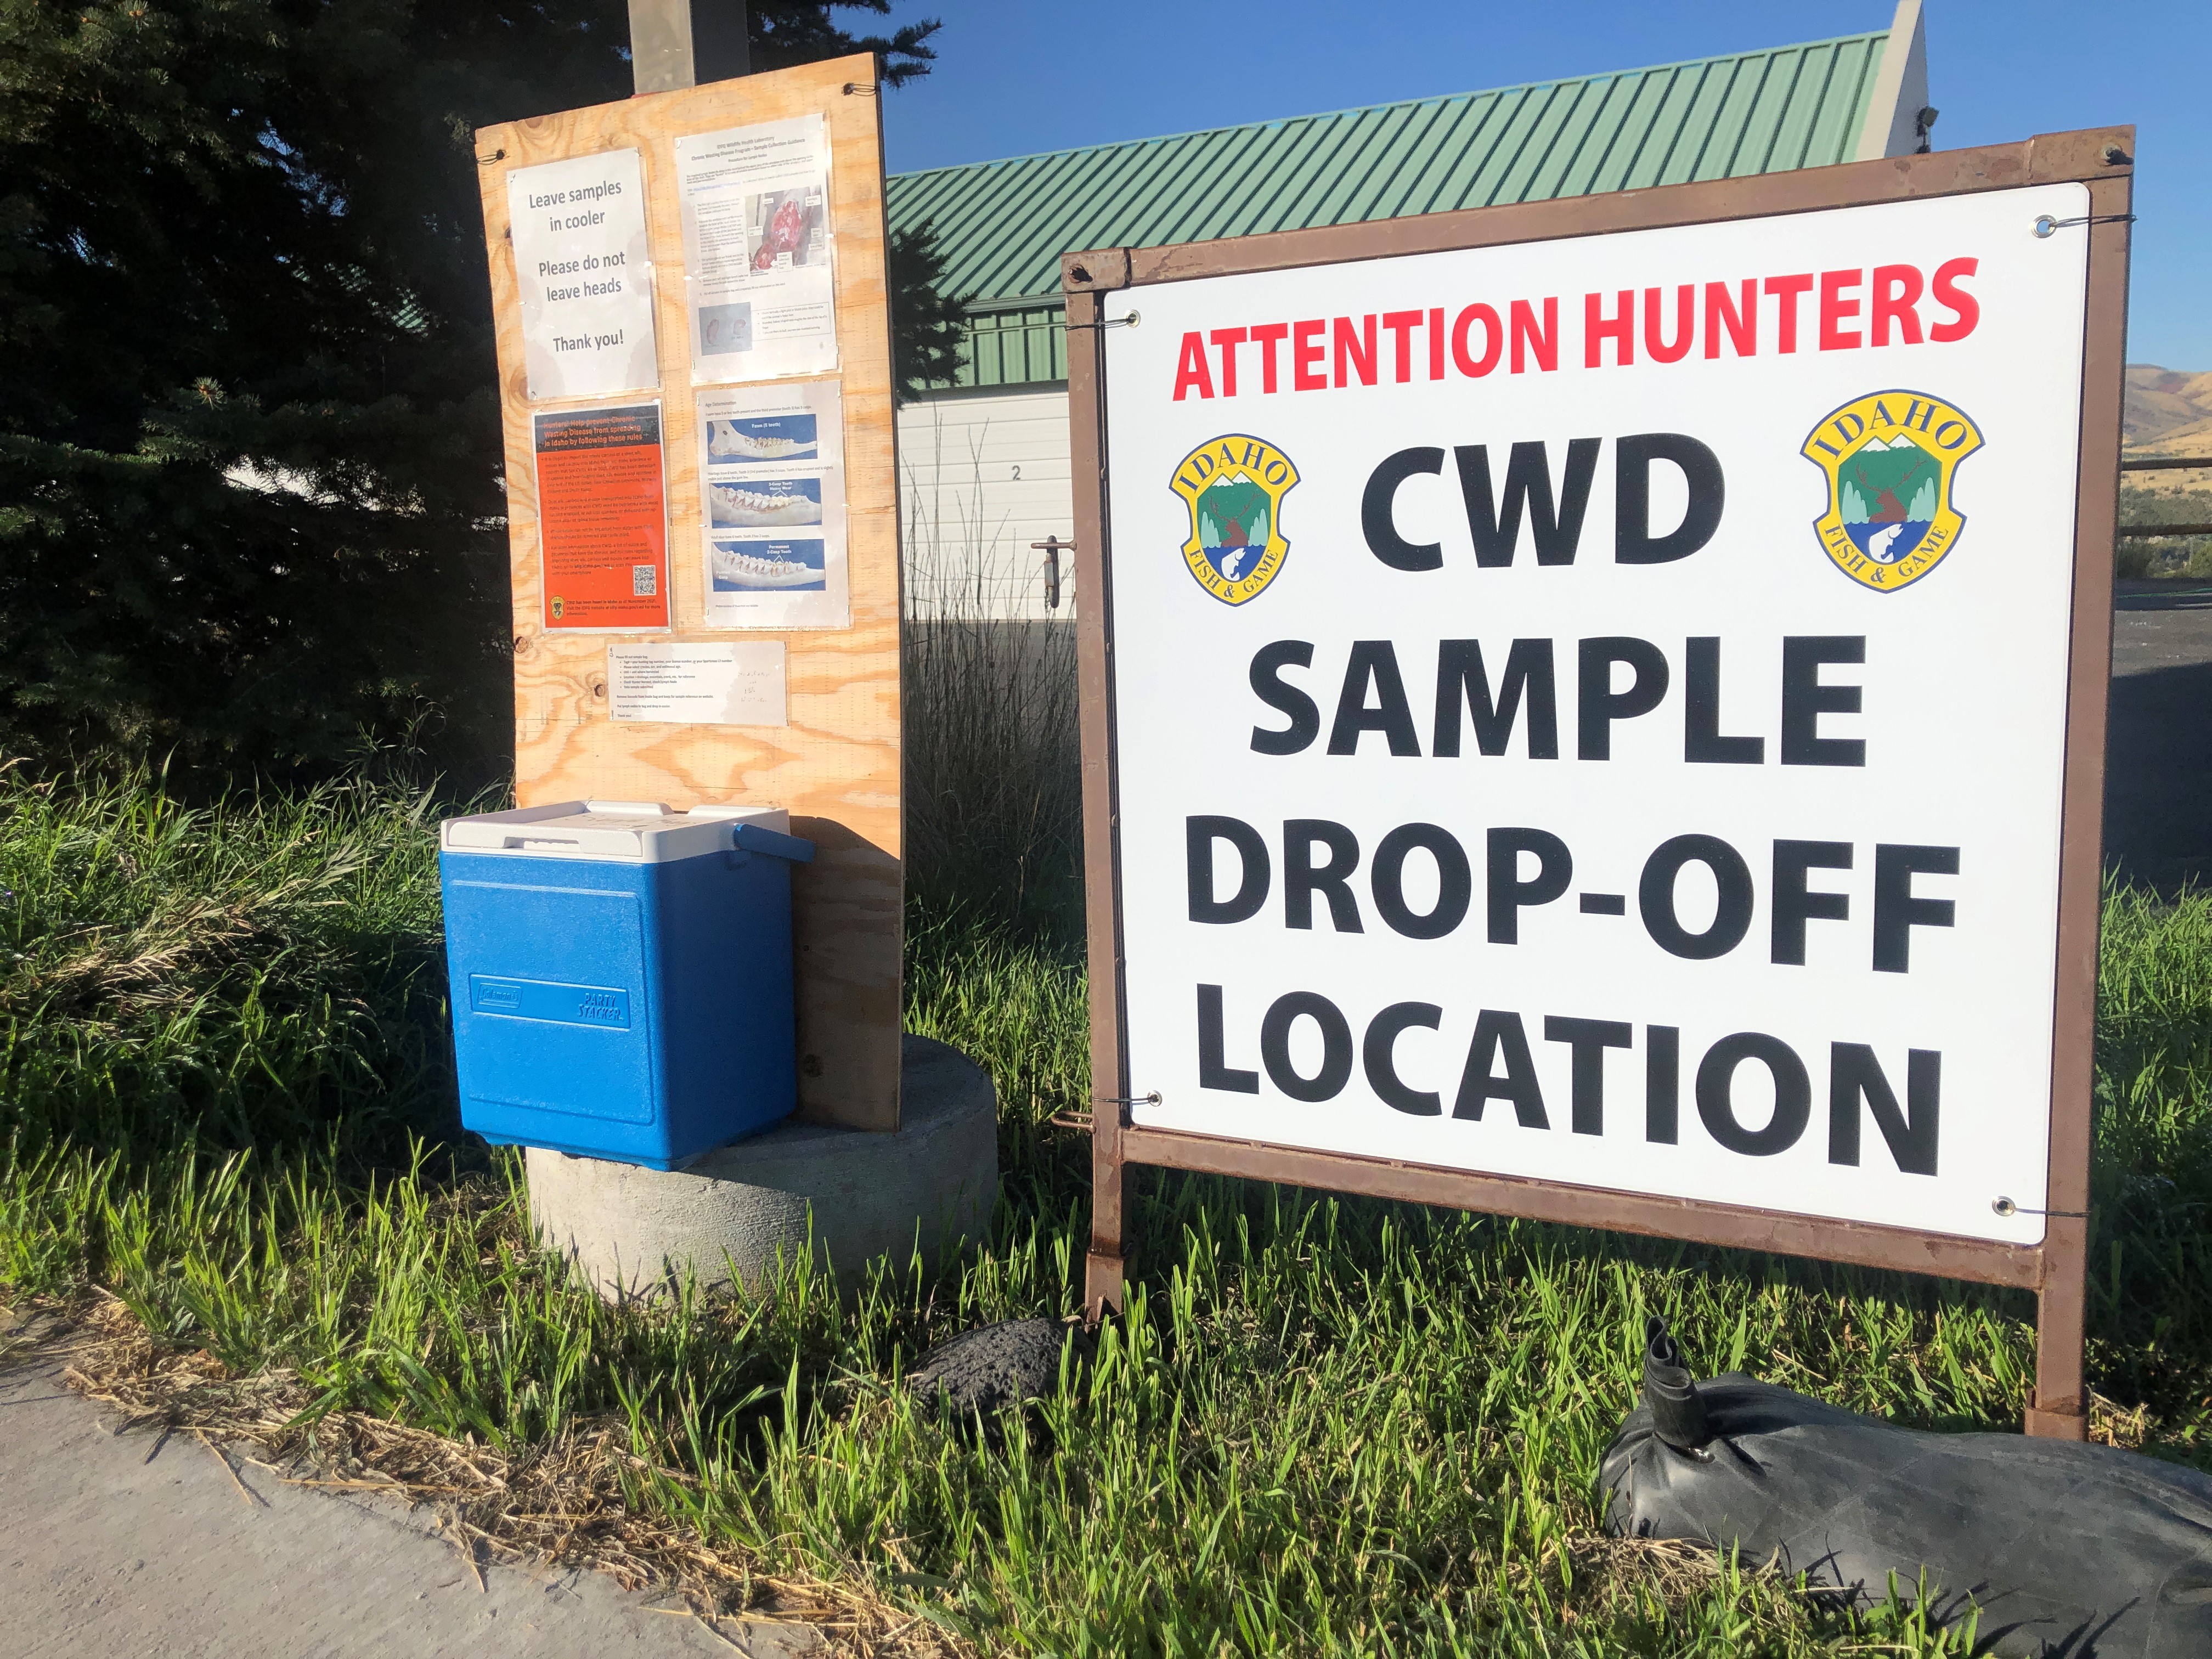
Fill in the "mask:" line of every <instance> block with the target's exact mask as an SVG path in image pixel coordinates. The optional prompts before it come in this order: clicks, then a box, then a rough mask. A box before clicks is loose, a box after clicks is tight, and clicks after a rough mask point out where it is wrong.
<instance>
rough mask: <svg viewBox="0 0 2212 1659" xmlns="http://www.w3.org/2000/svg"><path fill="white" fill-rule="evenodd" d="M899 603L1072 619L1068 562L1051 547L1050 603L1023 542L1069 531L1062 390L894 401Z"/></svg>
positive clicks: (1041, 566) (927, 612) (1037, 561)
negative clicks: (903, 589) (1053, 598)
mask: <svg viewBox="0 0 2212 1659" xmlns="http://www.w3.org/2000/svg"><path fill="white" fill-rule="evenodd" d="M898 441H899V474H900V480H899V482H900V489H901V491H902V495H903V496H904V500H903V501H902V503H901V507H902V516H903V519H904V525H903V533H904V535H905V538H906V556H907V605H908V610H909V611H911V612H912V613H913V614H914V615H915V616H917V617H930V616H938V615H944V614H946V613H948V612H949V613H951V614H952V615H955V616H978V617H995V618H1018V617H1026V618H1032V619H1036V620H1050V619H1055V618H1068V617H1073V611H1072V609H1071V606H1072V605H1073V599H1074V594H1075V583H1074V561H1073V559H1072V558H1071V557H1069V556H1067V555H1066V554H1062V555H1061V556H1060V605H1059V606H1058V608H1057V609H1054V607H1053V606H1052V605H1050V603H1049V600H1050V592H1049V579H1048V574H1047V570H1046V564H1047V556H1046V555H1045V554H1043V553H1041V552H1038V551H1036V550H1033V549H1032V548H1031V547H1030V543H1032V542H1041V541H1042V540H1044V539H1045V538H1047V537H1048V536H1057V537H1059V538H1060V540H1062V541H1067V540H1070V539H1071V538H1073V536H1074V534H1075V520H1074V509H1073V506H1072V504H1071V501H1070V495H1069V486H1068V476H1069V475H1068V457H1067V393H1066V392H1065V391H1064V390H1062V389H1060V388H1059V387H1057V386H1055V387H1052V388H1050V389H1048V390H1043V391H1035V392H1031V391H1018V392H967V393H960V392H954V393H950V394H946V395H944V396H939V397H935V398H927V399H924V400H922V401H921V402H918V403H913V404H908V405H907V406H906V407H905V408H904V409H902V410H899V415H898Z"/></svg>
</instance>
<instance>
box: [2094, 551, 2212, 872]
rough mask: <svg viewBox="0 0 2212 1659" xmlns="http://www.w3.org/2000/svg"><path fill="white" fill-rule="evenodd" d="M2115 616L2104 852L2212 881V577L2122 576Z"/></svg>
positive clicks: (2149, 868) (2133, 868) (2139, 866)
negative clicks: (2143, 578) (2188, 579)
mask: <svg viewBox="0 0 2212 1659" xmlns="http://www.w3.org/2000/svg"><path fill="white" fill-rule="evenodd" d="M2120 590H2121V591H2120V594H2119V597H2118V601H2117V602H2116V605H2115V607H2114V611H2113V615H2112V716H2111V723H2110V725H2109V726H2108V727H2107V728H2106V730H2107V737H2106V764H2105V854H2106V858H2107V859H2111V860H2118V863H2119V864H2120V866H2121V867H2122V868H2123V869H2124V870H2125V871H2126V872H2128V873H2129V874H2130V875H2131V876H2133V877H2135V878H2136V879H2138V880H2142V881H2148V882H2153V883H2155V884H2158V885H2159V886H2160V887H2162V888H2166V889H2169V890H2171V889H2172V888H2175V887H2178V886H2180V885H2181V884H2184V883H2185V882H2189V881H2195V882H2198V883H2200V884H2212V583H2203V582H2188V583H2175V582H2123V583H2121V584H2120Z"/></svg>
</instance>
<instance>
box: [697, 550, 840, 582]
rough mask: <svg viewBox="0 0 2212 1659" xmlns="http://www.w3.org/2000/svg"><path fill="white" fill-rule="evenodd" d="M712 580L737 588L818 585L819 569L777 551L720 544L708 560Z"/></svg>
mask: <svg viewBox="0 0 2212 1659" xmlns="http://www.w3.org/2000/svg"><path fill="white" fill-rule="evenodd" d="M711 563H712V567H713V569H714V580H715V581H716V582H717V583H718V584H726V585H729V586H737V587H819V586H822V581H823V577H822V568H821V567H820V566H819V565H811V564H807V563H805V562H802V561H800V560H798V559H787V558H785V557H784V556H781V554H777V553H752V552H748V551H746V550H744V549H743V548H739V547H732V546H729V545H727V544H723V543H717V544H715V546H714V557H713V559H712V561H711Z"/></svg>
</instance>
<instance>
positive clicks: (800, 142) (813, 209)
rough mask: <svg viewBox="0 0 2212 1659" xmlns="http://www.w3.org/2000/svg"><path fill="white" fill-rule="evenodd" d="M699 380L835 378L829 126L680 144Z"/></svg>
mask: <svg viewBox="0 0 2212 1659" xmlns="http://www.w3.org/2000/svg"><path fill="white" fill-rule="evenodd" d="M676 191H677V199H678V204H679V205H680V207H681V210H682V216H683V222H684V272H685V276H684V288H685V300H686V304H685V310H686V313H687V314H688V315H689V316H690V322H691V374H692V378H693V379H694V380H768V379H770V378H772V377H774V376H777V375H783V374H829V373H830V372H832V371H833V370H835V369H836V367H837V319H836V305H835V303H834V296H833V295H832V292H831V288H830V270H829V259H830V235H829V126H828V124H827V123H826V122H824V121H823V118H821V117H820V116H819V115H803V116H799V117H797V118H794V119H792V120H789V121H769V122H765V123H763V125H759V126H751V127H730V128H726V129H725V130H724V131H720V132H702V133H698V134H695V135H693V136H690V137H682V138H678V140H677V141H676Z"/></svg>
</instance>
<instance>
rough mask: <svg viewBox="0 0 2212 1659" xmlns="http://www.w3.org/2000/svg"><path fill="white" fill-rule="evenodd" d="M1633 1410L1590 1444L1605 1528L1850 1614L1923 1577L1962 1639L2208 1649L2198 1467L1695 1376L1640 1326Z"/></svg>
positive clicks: (1915, 1591) (2206, 1501) (2206, 1512)
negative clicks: (1705, 1550)
mask: <svg viewBox="0 0 2212 1659" xmlns="http://www.w3.org/2000/svg"><path fill="white" fill-rule="evenodd" d="M1598 1486H1599V1494H1598V1495H1599V1501H1600V1503H1601V1505H1602V1506H1603V1508H1604V1510H1605V1516H1606V1525H1607V1528H1608V1529H1610V1530H1611V1531H1613V1532H1615V1533H1620V1534H1630V1535H1632V1536H1635V1537H1639V1538H1671V1539H1685V1540H1689V1541H1695V1542H1701V1543H1706V1544H1710V1545H1712V1546H1713V1547H1716V1548H1718V1549H1723V1550H1724V1549H1727V1548H1729V1547H1731V1546H1733V1547H1735V1549H1736V1550H1737V1551H1738V1552H1739V1553H1740V1555H1741V1559H1743V1561H1744V1562H1745V1563H1746V1564H1747V1565H1759V1564H1763V1563H1765V1562H1766V1561H1769V1560H1772V1559H1777V1558H1778V1559H1779V1565H1781V1566H1782V1568H1783V1569H1784V1571H1788V1572H1790V1573H1799V1572H1802V1573H1803V1574H1805V1575H1806V1577H1807V1580H1808V1583H1811V1584H1814V1585H1815V1586H1818V1587H1820V1588H1822V1589H1830V1590H1833V1591H1836V1592H1838V1593H1839V1594H1841V1595H1845V1596H1847V1597H1849V1599H1850V1600H1851V1601H1853V1602H1854V1603H1856V1604H1857V1605H1858V1606H1861V1607H1864V1606H1866V1605H1869V1604H1870V1603H1879V1602H1880V1601H1882V1600H1883V1599H1884V1598H1885V1597H1886V1596H1887V1595H1888V1594H1889V1589H1890V1583H1891V1578H1892V1575H1895V1583H1896V1587H1897V1595H1898V1598H1899V1601H1905V1602H1908V1603H1909V1602H1911V1601H1915V1600H1917V1598H1918V1597H1919V1595H1921V1592H1922V1585H1923V1575H1924V1581H1925V1586H1926V1595H1927V1606H1926V1611H1927V1613H1928V1614H1929V1617H1930V1618H1931V1619H1933V1620H1936V1621H1937V1622H1939V1623H1942V1624H1944V1625H1947V1626H1948V1625H1954V1624H1957V1623H1959V1622H1960V1621H1962V1620H1964V1619H1965V1618H1966V1615H1967V1613H1969V1612H1970V1610H1971V1609H1972V1608H1973V1607H1979V1608H1980V1610H1981V1618H1980V1623H1979V1625H1978V1626H1977V1637H1978V1642H1977V1646H1978V1649H1979V1650H1982V1651H1985V1652H1995V1653H2000V1654H2008V1655H2015V1654H2017V1655H2038V1656H2043V1655H2050V1656H2057V1655H2064V1656H2066V1659H2207V1656H2212V1476H2207V1475H2203V1474H2198V1473H2197V1471H2195V1470H2194V1469H2186V1468H2180V1467H2179V1466H2177V1465H2174V1464H2171V1463H2161V1462H2157V1461H2155V1460H2154V1459H2152V1458H2148V1457H2142V1456H2138V1455H2136V1454H2135V1453H2133V1452H2124V1451H2118V1450H2115V1449H2112V1447H2109V1446H2092V1445H2085V1444H2082V1443H2078V1442H2069V1441H2061V1440H2031V1439H2028V1438H2027V1437H2024V1436H2021V1435H2015V1434H1927V1433H1922V1432H1920V1431H1916V1430H1912V1429H1900V1428H1895V1427H1893V1426H1892V1425H1889V1424H1887V1423H1884V1422H1881V1421H1879V1420H1877V1419H1874V1418H1870V1417H1861V1416H1859V1415H1858V1414H1857V1413H1855V1412H1847V1411H1844V1410H1842V1409H1840V1408H1838V1407H1834V1406H1830V1405H1826V1404H1823V1403H1822V1402H1821V1401H1818V1400H1814V1399H1811V1398H1809V1397H1808V1396H1807V1395H1802V1394H1797V1393H1794V1392H1793V1391H1791V1390H1790V1389H1780V1388H1776V1387H1775V1386H1773V1385H1772V1384H1771V1383H1760V1382H1758V1381H1756V1380H1754V1379H1753V1378H1752V1377H1748V1376H1743V1375H1741V1373H1736V1372H1730V1373H1729V1374H1728V1375H1726V1376H1717V1377H1715V1378H1713V1379H1712V1380H1711V1382H1708V1383H1697V1382H1693V1381H1692V1379H1691V1377H1690V1374H1689V1372H1688V1370H1686V1369H1685V1368H1684V1367H1683V1365H1682V1364H1681V1358H1680V1354H1679V1353H1678V1352H1677V1351H1676V1349H1675V1346H1674V1339H1673V1338H1672V1337H1670V1336H1669V1335H1668V1334H1667V1327H1666V1325H1665V1323H1664V1322H1662V1321H1660V1320H1656V1319H1655V1320H1653V1321H1652V1322H1651V1324H1650V1331H1649V1333H1648V1340H1647V1344H1646V1347H1645V1352H1644V1404H1643V1405H1642V1406H1641V1407H1638V1409H1637V1410H1635V1411H1633V1412H1632V1413H1629V1416H1628V1419H1627V1421H1626V1422H1625V1423H1623V1424H1622V1425H1621V1426H1620V1433H1619V1434H1618V1435H1616V1436H1615V1437H1613V1443H1612V1444H1611V1445H1610V1446H1608V1447H1607V1448H1606V1451H1605V1456H1604V1460H1603V1462H1601V1465H1600V1468H1599V1474H1598Z"/></svg>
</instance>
